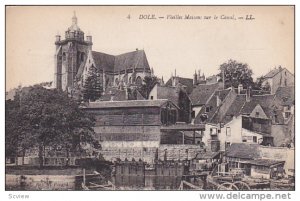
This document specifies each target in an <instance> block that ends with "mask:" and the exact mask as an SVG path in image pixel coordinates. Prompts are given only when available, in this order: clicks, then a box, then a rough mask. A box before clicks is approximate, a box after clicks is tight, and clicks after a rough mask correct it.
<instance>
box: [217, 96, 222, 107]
mask: <svg viewBox="0 0 300 201" xmlns="http://www.w3.org/2000/svg"><path fill="white" fill-rule="evenodd" d="M216 96H217V107H219V106H220V105H221V99H220V95H219V94H216Z"/></svg>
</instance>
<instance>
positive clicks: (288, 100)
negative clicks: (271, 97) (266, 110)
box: [275, 86, 295, 105]
mask: <svg viewBox="0 0 300 201" xmlns="http://www.w3.org/2000/svg"><path fill="white" fill-rule="evenodd" d="M275 99H276V101H278V103H279V104H280V105H293V104H295V86H287V87H279V88H278V89H277V91H276V93H275Z"/></svg>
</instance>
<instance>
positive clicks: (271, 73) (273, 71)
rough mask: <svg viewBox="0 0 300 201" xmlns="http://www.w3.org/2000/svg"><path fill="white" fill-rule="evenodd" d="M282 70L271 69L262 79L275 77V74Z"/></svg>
mask: <svg viewBox="0 0 300 201" xmlns="http://www.w3.org/2000/svg"><path fill="white" fill-rule="evenodd" d="M283 69H284V68H274V69H272V70H271V71H270V72H268V73H267V74H266V75H265V76H264V78H272V77H274V76H275V75H277V73H279V72H281V71H282V70H283Z"/></svg>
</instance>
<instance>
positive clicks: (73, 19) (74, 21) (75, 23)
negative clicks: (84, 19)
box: [72, 11, 77, 25]
mask: <svg viewBox="0 0 300 201" xmlns="http://www.w3.org/2000/svg"><path fill="white" fill-rule="evenodd" d="M73 13H74V15H73V17H72V25H77V17H76V12H75V11H73Z"/></svg>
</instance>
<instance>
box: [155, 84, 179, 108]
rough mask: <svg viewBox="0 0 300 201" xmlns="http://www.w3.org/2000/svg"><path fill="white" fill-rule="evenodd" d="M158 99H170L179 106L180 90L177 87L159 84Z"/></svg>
mask: <svg viewBox="0 0 300 201" xmlns="http://www.w3.org/2000/svg"><path fill="white" fill-rule="evenodd" d="M157 99H168V100H170V101H172V102H173V103H174V104H176V105H177V106H178V101H179V92H178V91H177V89H176V88H175V87H168V86H159V85H157Z"/></svg>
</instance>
